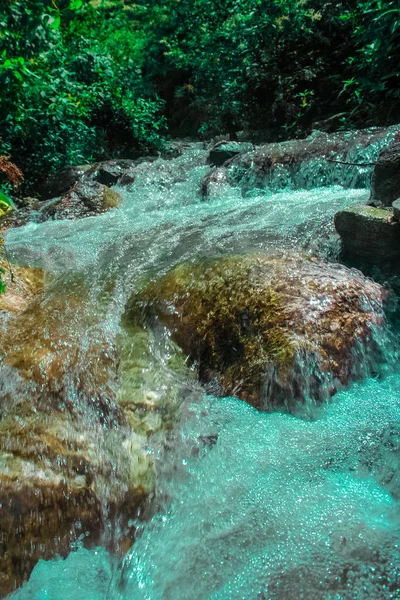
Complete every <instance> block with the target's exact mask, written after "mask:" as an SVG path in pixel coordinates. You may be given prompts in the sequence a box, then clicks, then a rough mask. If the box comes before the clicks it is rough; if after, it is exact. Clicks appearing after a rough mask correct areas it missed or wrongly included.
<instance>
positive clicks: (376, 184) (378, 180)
mask: <svg viewBox="0 0 400 600" xmlns="http://www.w3.org/2000/svg"><path fill="white" fill-rule="evenodd" d="M399 197H400V143H399V142H397V143H395V144H391V145H390V146H389V147H388V148H384V149H383V150H382V151H381V153H380V154H379V157H378V160H377V162H376V165H375V168H374V171H373V174H372V187H371V198H370V201H371V202H373V203H374V204H375V205H376V206H391V205H392V202H393V201H394V200H396V199H397V198H399Z"/></svg>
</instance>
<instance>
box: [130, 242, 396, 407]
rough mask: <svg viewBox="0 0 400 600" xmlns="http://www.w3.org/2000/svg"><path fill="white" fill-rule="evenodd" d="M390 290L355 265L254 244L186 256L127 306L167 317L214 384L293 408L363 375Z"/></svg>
mask: <svg viewBox="0 0 400 600" xmlns="http://www.w3.org/2000/svg"><path fill="white" fill-rule="evenodd" d="M385 298H386V291H385V290H384V289H383V288H381V287H380V286H379V285H378V284H375V283H373V282H371V281H368V280H367V279H366V278H364V277H363V276H362V275H361V274H356V273H354V272H351V271H350V270H349V269H346V267H343V266H340V265H328V264H327V263H324V262H322V261H318V260H314V259H308V258H304V257H301V256H298V255H287V256H281V257H276V256H270V255H265V254H253V255H247V256H234V257H229V258H220V259H214V260H212V259H211V260H206V261H204V262H203V263H196V264H189V263H187V264H182V265H178V266H177V267H175V268H173V269H172V270H170V271H169V272H168V273H167V274H166V275H164V276H163V277H161V278H160V279H159V280H158V281H155V282H151V283H150V284H148V285H147V286H145V287H144V289H142V291H141V292H139V293H138V294H136V295H134V296H133V297H132V299H131V300H130V302H129V304H128V309H127V314H128V315H130V317H131V319H132V320H133V321H134V322H136V323H142V324H145V326H147V327H150V328H152V327H153V328H154V327H157V326H158V324H159V323H160V322H162V323H164V324H165V325H166V326H167V327H168V328H169V330H170V331H171V335H172V339H173V341H175V342H176V343H177V344H178V345H179V346H180V347H181V348H182V349H183V350H184V351H185V352H186V353H187V355H188V358H189V361H190V362H191V363H192V364H194V365H195V366H196V367H197V370H198V374H199V378H200V380H201V381H202V382H203V383H206V384H207V386H208V389H210V390H212V391H213V392H214V393H217V394H219V395H221V394H223V395H237V396H238V397H239V398H242V399H244V400H246V401H248V402H250V403H251V404H253V405H254V406H256V407H257V408H261V409H270V408H272V407H273V406H286V407H287V408H289V409H290V410H291V409H292V408H293V406H294V405H295V404H296V403H297V402H298V401H299V400H300V401H301V402H304V400H306V399H309V398H311V399H319V400H321V399H323V398H326V397H328V396H329V395H330V394H332V393H333V392H334V391H335V389H336V388H337V387H338V386H340V385H343V384H347V382H348V381H349V379H350V378H351V377H356V376H357V374H356V372H355V371H356V369H357V368H358V367H357V366H356V361H355V360H354V353H355V352H356V350H357V349H360V351H364V349H365V351H366V352H367V351H368V352H370V355H369V356H366V359H365V364H366V365H372V364H373V363H375V361H376V360H377V355H379V352H378V351H377V347H378V346H379V344H375V342H373V337H374V331H373V330H374V327H379V326H383V325H384V322H385V317H384V311H383V304H384V301H385ZM366 368H367V369H368V366H367V367H366Z"/></svg>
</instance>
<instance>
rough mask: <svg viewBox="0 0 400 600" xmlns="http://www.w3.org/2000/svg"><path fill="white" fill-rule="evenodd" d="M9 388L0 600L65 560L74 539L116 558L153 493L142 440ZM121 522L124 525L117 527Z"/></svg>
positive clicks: (0, 481)
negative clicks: (40, 565)
mask: <svg viewBox="0 0 400 600" xmlns="http://www.w3.org/2000/svg"><path fill="white" fill-rule="evenodd" d="M25 394H26V390H21V394H18V388H17V387H16V388H14V389H13V390H12V393H11V391H9V393H8V397H4V395H3V398H2V415H1V420H0V497H1V499H2V510H1V514H0V595H1V596H3V595H5V594H7V593H9V592H11V591H12V589H14V588H15V586H16V585H20V584H21V583H22V582H23V581H24V580H26V579H27V578H28V577H29V574H30V572H31V570H32V568H33V567H34V566H35V564H36V562H37V561H38V560H39V559H40V558H44V559H50V558H52V557H54V556H55V555H61V556H66V555H67V554H68V552H69V550H70V545H71V543H72V542H74V541H76V540H77V539H78V538H79V537H80V536H81V539H82V540H84V541H85V545H88V544H91V545H96V544H98V543H99V542H100V538H101V536H103V535H104V532H105V528H106V526H107V520H109V522H111V523H113V522H114V523H116V522H118V521H119V527H120V529H119V532H120V535H119V536H118V534H117V530H115V532H114V534H111V535H110V534H109V536H108V540H107V541H108V547H109V549H110V550H116V549H117V546H118V544H119V543H122V544H123V545H125V546H126V545H127V542H126V541H125V540H124V538H126V537H127V538H128V539H129V542H128V543H129V545H131V544H132V541H133V530H132V527H131V528H128V527H127V526H128V523H127V521H128V517H132V516H133V515H135V514H136V513H137V509H138V507H139V506H140V505H141V504H142V502H143V500H144V498H145V497H147V495H148V494H149V492H151V491H152V490H153V487H154V479H153V467H152V460H151V457H150V456H149V455H148V454H146V452H145V450H144V448H143V446H144V442H145V440H144V439H143V438H141V437H140V436H137V435H135V433H133V432H132V431H131V430H130V429H129V428H127V427H123V426H119V427H114V428H108V429H104V428H103V427H102V426H101V423H100V421H99V420H98V419H96V416H95V414H94V413H93V414H92V415H91V416H88V415H86V416H84V415H82V414H80V413H79V411H73V410H72V409H71V408H70V409H69V410H60V409H58V410H57V408H55V407H54V405H53V404H51V403H46V401H45V398H44V397H43V396H40V395H39V396H38V395H35V394H34V393H33V394H32V396H31V397H30V398H29V401H26V400H25V401H24V400H23V399H22V396H25ZM124 517H125V520H124Z"/></svg>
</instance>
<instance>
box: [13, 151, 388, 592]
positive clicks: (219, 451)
mask: <svg viewBox="0 0 400 600" xmlns="http://www.w3.org/2000/svg"><path fill="white" fill-rule="evenodd" d="M378 149H379V148H378V146H377V147H375V148H373V149H372V150H373V152H375V153H376V152H377V150H378ZM372 150H371V148H369V149H367V150H365V155H368V159H369V158H370V156H371V152H372ZM363 152H364V150H359V152H358V154H357V158H358V160H359V162H363V157H364V154H363ZM205 157H206V153H205V151H204V149H203V148H202V147H201V145H194V146H193V147H192V148H191V149H190V150H189V151H188V152H187V153H186V154H185V155H184V156H182V157H181V158H179V159H174V160H173V161H163V160H159V161H157V162H156V163H153V164H152V165H142V166H141V172H140V175H139V176H138V177H137V178H136V180H135V183H134V184H133V185H132V186H131V189H129V190H127V189H123V190H120V191H121V193H122V194H123V196H124V203H123V205H122V206H121V208H120V209H118V210H115V211H111V212H109V213H107V214H104V215H101V216H98V217H94V218H88V219H83V220H81V221H75V222H74V221H62V222H49V223H44V224H40V225H37V224H30V225H29V226H27V227H25V228H21V229H16V230H13V231H10V232H9V233H8V234H7V239H6V241H7V249H8V253H9V255H10V256H11V257H12V258H13V259H14V260H18V261H19V262H25V263H28V264H30V265H31V266H40V267H43V268H44V269H45V270H46V272H47V274H48V275H47V281H48V283H47V288H46V289H47V294H48V298H49V297H50V298H51V296H52V294H53V295H54V294H55V290H56V291H57V290H58V291H59V290H60V289H61V290H65V294H64V295H65V297H66V303H65V306H66V307H68V310H67V314H68V315H69V323H72V325H71V326H69V327H68V330H69V332H70V333H69V335H70V337H69V338H68V339H69V342H68V343H70V344H72V345H73V344H75V345H78V346H79V352H81V354H82V357H86V354H85V352H86V348H87V345H88V343H89V342H90V339H91V338H93V336H96V338H99V339H103V337H104V339H105V340H107V344H109V345H110V347H111V346H112V345H113V343H114V340H116V339H118V336H120V335H121V325H120V321H121V315H122V314H123V311H124V307H125V304H126V302H127V299H128V298H129V296H130V294H131V293H132V290H134V289H138V288H139V287H140V286H141V285H142V282H143V281H144V280H147V279H148V277H149V276H155V275H160V274H162V273H164V272H165V271H166V270H167V269H169V268H170V267H171V266H173V265H175V264H177V263H179V262H182V261H183V260H193V259H198V258H203V257H206V256H215V255H222V256H223V255H227V254H232V253H236V252H243V251H246V250H249V251H252V250H262V251H266V252H268V251H271V252H275V253H276V252H277V251H280V250H282V249H283V248H285V249H296V250H297V251H300V252H304V253H305V254H306V255H307V254H311V255H318V256H323V257H327V258H330V259H334V258H335V257H336V256H337V252H338V249H339V245H338V239H337V236H336V235H335V233H334V230H333V215H334V214H335V212H336V211H337V210H340V209H341V208H345V207H348V206H349V205H352V204H357V203H360V202H363V201H365V198H366V194H367V192H366V190H365V189H345V188H344V187H342V186H340V185H333V186H326V185H325V187H317V188H312V189H307V190H306V189H296V190H293V189H292V190H290V189H287V185H286V186H285V187H286V189H284V190H281V191H278V192H277V191H276V190H274V189H272V190H271V189H263V190H262V189H261V190H260V189H257V190H252V191H250V193H249V192H247V193H246V194H244V193H243V190H242V189H241V188H240V187H230V186H227V185H225V186H220V187H218V188H216V189H214V193H213V195H211V196H210V197H209V198H207V199H206V200H204V199H203V198H202V196H201V181H202V178H203V177H204V175H205V174H206V173H207V172H208V169H209V167H208V166H207V165H206V164H205ZM364 162H367V161H366V160H365V161H364ZM334 168H335V169H337V167H334ZM355 171H357V169H356V168H355ZM363 176H364V175H363ZM335 177H336V178H337V175H336V171H335ZM304 178H307V173H304ZM325 183H326V181H325ZM296 185H297V184H296ZM295 187H296V186H295ZM306 187H307V186H306ZM76 286H78V287H80V289H82V290H84V291H81V292H80V294H81V296H82V298H83V300H82V307H81V309H80V310H81V313H80V316H79V317H76V315H75V313H74V305H71V302H70V300H68V298H71V297H73V296H74V294H75V292H74V289H75V287H76ZM71 290H72V291H71ZM47 306H50V309H51V306H52V305H51V302H50V303H48V304H47ZM65 306H64V308H65ZM57 311H58V313H57V314H58V315H59V318H60V319H61V321H60V323H61V325H62V323H63V318H65V317H64V316H63V314H64V313H63V309H62V307H61V308H60V306H57ZM47 318H50V317H47V315H46V317H45V319H47ZM88 323H89V324H90V327H88ZM45 328H47V329H48V324H47V325H46V323H45ZM102 336H103V337H102ZM142 342H143V340H142ZM149 348H150V349H147V350H146V352H147V354H146V356H150V358H146V360H149V361H153V363H154V364H153V365H152V367H151V369H149V373H150V379H149V381H146V385H151V386H153V387H152V390H151V392H152V393H153V394H158V393H161V391H160V390H161V388H163V386H164V387H165V378H163V377H160V381H158V378H157V377H158V376H154V369H158V371H162V370H163V371H168V373H167V374H168V377H169V378H170V379H171V377H172V378H174V377H176V376H177V375H176V374H175V371H174V372H172V371H169V370H168V369H169V367H166V363H165V360H164V358H165V357H164V355H163V352H168V348H167V349H165V348H164V349H163V348H161V349H160V346H157V344H155V345H154V344H152V345H150V346H149ZM389 352H390V348H388V353H389ZM80 360H81V362H82V361H83V359H82V358H81V359H80ZM83 362H84V361H83ZM126 364H129V360H127V362H126ZM72 368H75V367H74V366H73V367H72ZM125 368H127V366H125ZM141 376H143V374H142V375H141ZM179 376H181V375H179ZM182 377H183V379H184V378H185V376H182ZM187 379H188V385H192V384H190V383H189V382H190V375H189V374H188V375H187ZM68 381H69V380H68ZM180 384H182V385H183V382H182V381H181V382H180ZM67 390H70V388H69V387H68V386H67ZM399 392H400V375H397V374H393V375H390V376H387V377H386V378H382V379H379V378H376V379H368V380H366V381H364V382H360V383H357V384H354V385H353V386H352V387H351V388H350V389H349V390H344V391H342V392H340V393H339V394H337V395H336V396H335V397H334V399H333V400H332V402H331V403H329V404H327V405H325V406H324V407H323V408H322V409H320V410H319V411H318V412H316V413H314V414H312V415H311V418H310V415H308V418H307V419H300V418H296V417H294V416H290V415H288V414H283V413H272V414H266V413H260V412H258V411H256V410H255V409H253V408H251V407H250V406H248V405H246V404H245V403H243V402H241V401H239V400H237V399H234V398H226V399H222V400H221V399H216V398H214V397H213V396H210V395H206V394H202V395H201V394H200V393H199V390H197V392H196V393H195V394H192V393H190V394H188V395H187V396H186V397H187V400H186V401H184V402H183V405H182V406H181V410H180V413H179V414H180V417H179V426H178V424H176V427H175V431H174V433H172V434H170V436H169V438H168V444H167V445H166V444H165V441H163V440H161V441H160V438H159V437H157V436H156V437H155V438H154V439H153V440H152V441H151V444H152V456H153V459H154V461H155V463H156V474H157V498H156V503H155V506H156V509H157V512H156V514H155V515H154V516H153V517H152V519H151V520H150V521H148V522H147V523H145V524H143V522H141V523H137V525H138V530H137V533H136V538H137V539H136V542H135V544H134V546H133V548H132V550H130V551H129V552H128V553H127V555H126V556H125V558H123V559H117V558H116V557H115V556H114V555H111V554H109V553H108V552H107V551H106V550H105V549H104V548H103V547H99V548H97V549H92V550H87V549H85V548H83V547H82V546H80V544H79V543H78V545H77V546H76V548H74V551H73V552H71V553H70V555H69V556H68V558H66V559H65V560H62V559H58V560H53V561H47V562H46V561H40V562H39V563H38V564H37V566H36V567H35V569H34V571H33V573H32V575H31V578H30V581H29V582H28V583H27V584H25V585H24V587H23V588H22V589H21V590H19V591H17V592H16V593H15V594H14V595H13V599H15V600H67V599H68V600H83V599H88V600H128V599H129V600H145V599H146V600H161V599H162V600H186V599H189V598H190V599H191V600H192V599H193V600H203V599H204V600H205V599H210V600H211V599H213V600H217V599H218V600H222V599H229V600H236V599H237V600H239V599H246V600H247V599H249V600H253V599H256V598H257V599H260V600H262V599H267V598H268V599H271V600H292V599H293V600H295V599H296V600H297V599H299V598H304V599H307V600H314V599H315V600H319V599H320V600H342V599H343V600H353V599H355V598H357V599H358V600H359V599H362V600H364V599H365V600H366V599H367V598H373V599H377V600H380V599H382V600H389V599H396V598H400V555H399V543H400V537H399V533H400V513H399V503H398V500H399V498H400V469H399V455H400V426H399V423H400V421H399V416H400V393H399ZM67 393H68V392H67ZM193 398H195V400H193ZM100 451H101V450H100ZM132 519H133V520H134V519H135V515H132Z"/></svg>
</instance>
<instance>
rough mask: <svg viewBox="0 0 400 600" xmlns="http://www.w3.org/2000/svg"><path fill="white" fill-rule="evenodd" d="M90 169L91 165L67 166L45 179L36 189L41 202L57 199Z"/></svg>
mask: <svg viewBox="0 0 400 600" xmlns="http://www.w3.org/2000/svg"><path fill="white" fill-rule="evenodd" d="M90 168H91V165H79V166H68V167H64V168H63V169H61V170H60V171H58V172H57V173H56V174H55V175H53V176H51V177H49V178H48V179H46V180H45V181H44V182H43V183H42V185H41V186H40V187H39V189H38V193H39V196H40V199H41V200H50V198H58V197H59V196H62V195H63V194H65V193H66V192H69V190H70V189H71V188H72V187H73V186H74V185H75V183H76V182H77V181H79V180H80V179H81V177H82V176H83V175H84V173H86V171H88V170H89V169H90Z"/></svg>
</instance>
